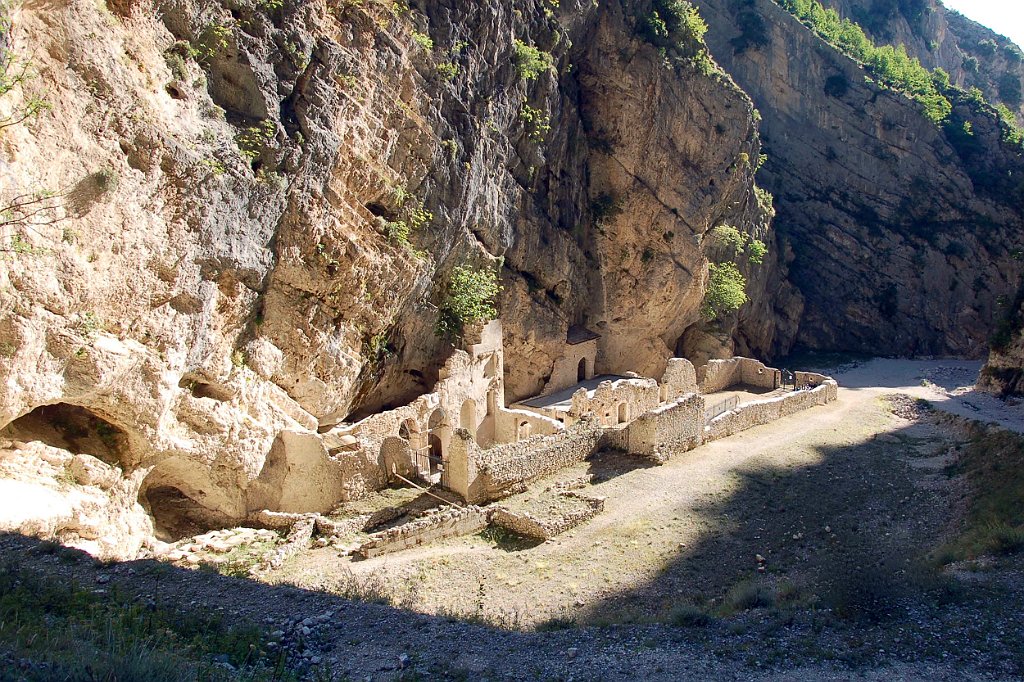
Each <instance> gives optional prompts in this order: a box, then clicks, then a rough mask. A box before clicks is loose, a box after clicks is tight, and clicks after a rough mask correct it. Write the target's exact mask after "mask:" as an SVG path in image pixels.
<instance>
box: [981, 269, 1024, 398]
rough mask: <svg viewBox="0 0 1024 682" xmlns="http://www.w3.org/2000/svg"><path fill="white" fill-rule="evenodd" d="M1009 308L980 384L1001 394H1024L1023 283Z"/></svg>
mask: <svg viewBox="0 0 1024 682" xmlns="http://www.w3.org/2000/svg"><path fill="white" fill-rule="evenodd" d="M1008 308H1009V310H1008V314H1007V316H1006V317H1005V318H1004V319H1003V320H1002V322H1001V323H1000V325H999V327H998V328H997V329H996V333H995V334H994V335H993V337H992V351H991V352H990V353H989V356H988V362H987V363H986V364H985V366H984V367H983V368H982V369H981V376H980V378H979V381H978V387H979V388H981V389H982V390H984V391H988V392H990V393H994V394H995V395H997V396H999V397H1001V398H1005V397H1008V396H1021V395H1024V287H1022V288H1021V290H1020V291H1019V292H1018V293H1017V297H1016V298H1015V299H1014V301H1013V302H1012V303H1010V304H1009V305H1008Z"/></svg>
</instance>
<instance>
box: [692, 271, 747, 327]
mask: <svg viewBox="0 0 1024 682" xmlns="http://www.w3.org/2000/svg"><path fill="white" fill-rule="evenodd" d="M709 270H710V277H709V279H708V289H707V291H706V292H705V294H704V303H703V304H702V305H701V309H700V313H701V315H702V316H703V317H704V319H706V320H708V321H711V320H715V319H718V318H720V317H722V316H724V315H728V314H730V313H734V312H736V311H737V310H739V309H740V306H742V305H743V304H744V303H746V302H747V293H746V291H745V289H746V286H747V281H746V279H744V278H743V275H742V274H741V273H740V271H739V268H737V267H736V264H735V263H711V264H710V265H709Z"/></svg>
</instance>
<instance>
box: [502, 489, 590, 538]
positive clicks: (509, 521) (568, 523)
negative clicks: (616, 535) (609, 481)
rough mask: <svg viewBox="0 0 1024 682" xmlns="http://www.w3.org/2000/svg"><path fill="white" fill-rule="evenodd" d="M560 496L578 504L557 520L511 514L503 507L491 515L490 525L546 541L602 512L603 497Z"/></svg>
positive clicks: (525, 514) (573, 494) (528, 514)
mask: <svg viewBox="0 0 1024 682" xmlns="http://www.w3.org/2000/svg"><path fill="white" fill-rule="evenodd" d="M562 495H563V496H564V497H570V498H573V499H577V500H579V501H580V504H579V505H578V506H576V507H575V508H574V509H572V510H571V511H566V512H565V513H564V514H561V515H559V516H558V517H557V518H549V519H540V518H537V517H536V516H534V515H533V514H530V513H529V512H513V511H509V510H508V509H505V508H504V507H498V508H496V509H495V510H494V511H493V512H492V513H491V523H492V524H494V525H496V526H499V527H501V528H504V529H506V530H509V531H511V532H513V533H515V534H516V535H522V536H523V537H528V538H537V539H540V540H547V539H549V538H553V537H555V536H556V535H560V534H562V533H564V532H565V531H567V530H570V529H572V528H575V527H576V526H578V525H580V524H581V523H584V522H586V521H589V520H590V519H592V518H594V517H595V516H597V515H598V514H599V513H601V512H602V511H604V498H603V497H590V496H588V495H580V494H578V493H562Z"/></svg>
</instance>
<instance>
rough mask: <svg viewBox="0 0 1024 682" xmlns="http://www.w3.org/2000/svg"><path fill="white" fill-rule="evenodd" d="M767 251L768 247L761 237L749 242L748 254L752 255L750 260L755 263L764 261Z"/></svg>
mask: <svg viewBox="0 0 1024 682" xmlns="http://www.w3.org/2000/svg"><path fill="white" fill-rule="evenodd" d="M767 253H768V247H767V246H766V245H765V243H764V242H763V241H761V240H760V239H751V240H750V243H749V244H747V255H748V256H750V262H751V263H753V264H754V265H760V264H761V263H763V262H764V257H765V254H767Z"/></svg>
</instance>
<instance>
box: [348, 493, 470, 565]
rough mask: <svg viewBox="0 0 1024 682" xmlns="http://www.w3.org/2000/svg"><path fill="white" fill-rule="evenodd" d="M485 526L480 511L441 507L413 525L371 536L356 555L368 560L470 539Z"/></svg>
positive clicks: (407, 524)
mask: <svg viewBox="0 0 1024 682" xmlns="http://www.w3.org/2000/svg"><path fill="white" fill-rule="evenodd" d="M486 526H487V512H486V511H485V510H483V509H481V508H480V507H475V506H469V507H442V508H440V509H437V510H434V511H431V512H428V513H427V514H425V515H424V516H422V517H420V518H418V519H416V520H415V521H410V522H409V523H406V524H403V525H401V526H397V527H395V528H389V529H388V530H385V531H381V532H380V533H374V534H373V535H371V536H370V539H369V540H367V541H366V542H364V543H363V544H362V545H360V546H359V549H357V550H356V553H357V554H359V555H360V556H363V557H365V558H367V559H369V558H371V557H375V556H379V555H381V554H387V553H390V552H399V551H401V550H403V549H409V548H410V547H416V546H417V545H424V544H427V543H430V542H435V541H437V540H441V539H444V538H452V537H457V536H460V535H469V534H470V533H475V532H477V531H479V530H482V529H483V528H485V527H486Z"/></svg>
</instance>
